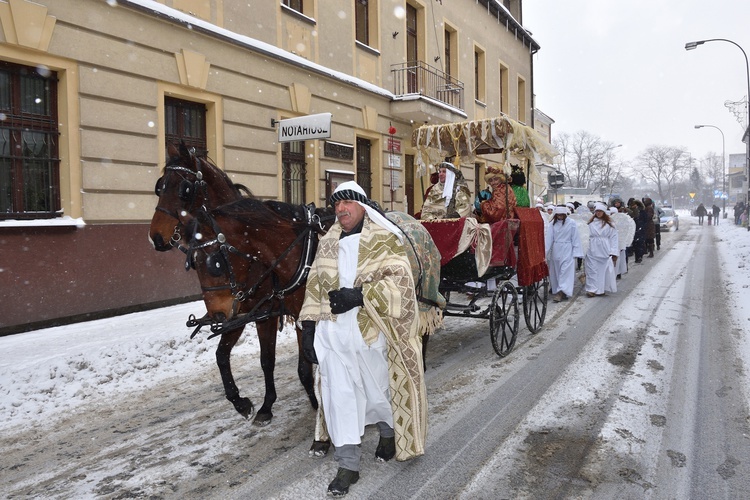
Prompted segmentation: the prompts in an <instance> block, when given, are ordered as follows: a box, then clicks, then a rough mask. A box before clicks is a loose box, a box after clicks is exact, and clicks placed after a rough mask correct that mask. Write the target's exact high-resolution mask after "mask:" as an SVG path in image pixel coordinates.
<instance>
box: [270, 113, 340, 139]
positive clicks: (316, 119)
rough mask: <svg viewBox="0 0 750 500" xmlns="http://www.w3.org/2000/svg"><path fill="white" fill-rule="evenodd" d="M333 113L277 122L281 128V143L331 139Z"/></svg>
mask: <svg viewBox="0 0 750 500" xmlns="http://www.w3.org/2000/svg"><path fill="white" fill-rule="evenodd" d="M332 116H333V115H332V114H331V113H320V114H317V115H307V116H300V117H298V118H288V119H286V120H279V121H278V122H276V123H277V124H278V126H279V142H292V141H305V140H308V139H327V138H329V137H331V117H332Z"/></svg>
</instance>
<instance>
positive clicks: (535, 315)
mask: <svg viewBox="0 0 750 500" xmlns="http://www.w3.org/2000/svg"><path fill="white" fill-rule="evenodd" d="M548 294H549V279H548V278H547V277H545V278H544V279H543V280H542V281H537V282H536V283H532V284H531V285H529V286H527V287H524V289H523V318H524V319H525V320H526V326H527V327H528V328H529V331H531V333H536V332H538V331H539V330H541V329H542V325H544V318H545V316H547V295H548Z"/></svg>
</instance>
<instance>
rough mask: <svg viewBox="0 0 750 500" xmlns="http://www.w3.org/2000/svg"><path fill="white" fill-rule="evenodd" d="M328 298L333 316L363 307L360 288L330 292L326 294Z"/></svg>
mask: <svg viewBox="0 0 750 500" xmlns="http://www.w3.org/2000/svg"><path fill="white" fill-rule="evenodd" d="M328 298H329V299H330V300H331V312H332V313H333V314H341V313H345V312H346V311H349V310H351V309H354V308H355V307H357V306H363V305H365V303H364V302H363V299H362V289H361V288H341V289H340V290H332V291H330V292H328Z"/></svg>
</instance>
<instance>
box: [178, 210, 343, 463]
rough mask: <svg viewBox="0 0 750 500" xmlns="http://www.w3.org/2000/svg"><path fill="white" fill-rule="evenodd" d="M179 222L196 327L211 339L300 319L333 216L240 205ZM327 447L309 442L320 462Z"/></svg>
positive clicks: (322, 212)
mask: <svg viewBox="0 0 750 500" xmlns="http://www.w3.org/2000/svg"><path fill="white" fill-rule="evenodd" d="M182 219H183V222H184V224H185V237H186V241H189V246H188V248H187V259H186V266H190V267H192V268H194V269H195V270H196V272H197V274H198V279H199V280H200V283H201V291H202V294H203V300H204V302H205V304H206V309H207V314H206V317H205V318H202V319H201V320H196V322H195V324H196V325H198V326H199V327H200V325H202V324H209V323H210V324H211V330H212V331H213V332H214V334H221V335H224V332H226V331H234V330H236V329H237V328H241V327H242V326H243V325H245V324H247V323H249V322H257V321H262V320H265V319H266V318H275V317H282V316H288V317H291V318H294V319H295V320H296V319H297V318H298V317H299V313H300V310H301V309H302V302H303V300H304V296H305V287H304V285H305V281H306V279H307V274H308V271H309V269H310V266H311V264H312V261H313V258H314V257H315V250H316V248H317V243H318V236H319V233H322V232H324V231H325V230H327V229H328V228H329V227H330V226H331V224H332V223H333V220H334V215H333V211H332V210H330V209H328V210H323V209H314V207H312V206H295V205H290V204H288V203H282V202H276V201H261V200H259V199H256V198H243V199H241V200H239V201H235V202H232V203H229V204H226V205H222V206H221V207H218V208H215V209H213V210H211V211H199V212H196V213H194V214H186V215H184V216H183V218H182ZM300 333H301V332H300V330H299V328H298V329H297V343H298V349H299V348H300V347H301V343H300ZM306 367H307V365H304V366H303V365H302V363H300V365H299V370H298V373H299V376H300V379H301V380H303V383H305V382H310V384H312V379H310V380H307V379H306V378H305V377H306V376H307V375H308V372H307V371H303V370H302V369H303V368H306ZM305 387H307V386H305ZM308 395H309V396H310V400H311V401H313V398H314V397H315V396H314V394H311V393H309V392H308ZM316 402H317V401H314V404H313V406H314V407H316V404H315V403H316ZM329 446H330V443H329V442H318V441H315V442H314V443H313V446H312V448H311V453H313V454H314V455H316V456H321V455H324V454H325V453H326V452H327V450H328V447H329Z"/></svg>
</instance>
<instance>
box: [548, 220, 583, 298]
mask: <svg viewBox="0 0 750 500" xmlns="http://www.w3.org/2000/svg"><path fill="white" fill-rule="evenodd" d="M545 246H546V247H547V248H546V252H545V253H546V254H547V265H548V267H549V282H550V287H551V290H552V293H553V294H556V293H558V292H562V293H564V294H565V295H567V296H568V297H570V296H572V295H573V284H574V282H575V272H576V261H575V259H576V257H578V258H583V248H582V247H581V237H580V236H579V234H578V225H577V224H576V222H575V221H574V220H573V219H571V218H569V217H566V218H565V222H560V221H557V222H555V221H554V220H553V221H552V222H551V223H550V224H549V233H548V238H547V239H546V240H545Z"/></svg>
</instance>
